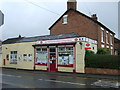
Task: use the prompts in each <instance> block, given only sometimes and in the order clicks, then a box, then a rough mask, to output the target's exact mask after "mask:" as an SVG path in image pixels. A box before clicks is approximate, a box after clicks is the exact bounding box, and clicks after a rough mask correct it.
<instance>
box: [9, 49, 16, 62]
mask: <svg viewBox="0 0 120 90" xmlns="http://www.w3.org/2000/svg"><path fill="white" fill-rule="evenodd" d="M17 53H18V52H17V51H10V64H17V59H18V58H17V57H18V55H17ZM13 57H14V59H13Z"/></svg>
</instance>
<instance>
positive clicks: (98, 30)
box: [49, 0, 115, 54]
mask: <svg viewBox="0 0 120 90" xmlns="http://www.w3.org/2000/svg"><path fill="white" fill-rule="evenodd" d="M76 9H77V2H76V0H68V2H67V11H66V12H65V13H64V14H63V15H62V16H61V17H60V18H59V19H58V20H57V21H56V22H55V23H54V24H53V25H52V26H51V27H50V28H49V30H50V34H51V35H54V34H64V33H71V32H75V33H78V34H80V35H81V36H86V37H89V38H92V39H94V40H97V41H98V48H108V49H109V50H110V51H111V54H113V53H114V35H115V33H114V32H113V31H111V30H110V29H109V28H107V27H106V26H105V25H103V24H102V23H101V22H99V21H98V20H97V16H96V14H93V15H92V16H91V17H89V16H87V15H85V14H83V13H81V12H79V11H78V10H76Z"/></svg>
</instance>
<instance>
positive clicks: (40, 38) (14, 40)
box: [2, 32, 80, 44]
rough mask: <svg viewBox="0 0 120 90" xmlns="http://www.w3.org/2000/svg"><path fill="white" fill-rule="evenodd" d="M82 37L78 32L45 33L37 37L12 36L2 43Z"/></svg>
mask: <svg viewBox="0 0 120 90" xmlns="http://www.w3.org/2000/svg"><path fill="white" fill-rule="evenodd" d="M73 37H80V35H79V34H78V33H74V32H73V33H66V34H57V35H45V36H35V37H18V38H10V39H7V40H5V41H3V43H2V44H13V43H21V42H34V41H39V40H54V39H64V38H73Z"/></svg>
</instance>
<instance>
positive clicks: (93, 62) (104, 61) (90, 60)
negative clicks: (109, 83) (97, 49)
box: [85, 55, 120, 70]
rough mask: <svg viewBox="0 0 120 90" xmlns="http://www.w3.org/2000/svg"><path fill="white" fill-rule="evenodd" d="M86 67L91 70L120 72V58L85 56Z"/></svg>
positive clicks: (112, 56)
mask: <svg viewBox="0 0 120 90" xmlns="http://www.w3.org/2000/svg"><path fill="white" fill-rule="evenodd" d="M85 66H86V67H91V68H106V69H119V70H120V56H115V55H85Z"/></svg>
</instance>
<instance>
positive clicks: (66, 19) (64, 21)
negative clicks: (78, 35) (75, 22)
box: [62, 15, 68, 24]
mask: <svg viewBox="0 0 120 90" xmlns="http://www.w3.org/2000/svg"><path fill="white" fill-rule="evenodd" d="M67 23H68V15H64V16H63V22H62V24H67Z"/></svg>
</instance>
